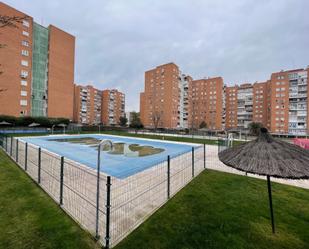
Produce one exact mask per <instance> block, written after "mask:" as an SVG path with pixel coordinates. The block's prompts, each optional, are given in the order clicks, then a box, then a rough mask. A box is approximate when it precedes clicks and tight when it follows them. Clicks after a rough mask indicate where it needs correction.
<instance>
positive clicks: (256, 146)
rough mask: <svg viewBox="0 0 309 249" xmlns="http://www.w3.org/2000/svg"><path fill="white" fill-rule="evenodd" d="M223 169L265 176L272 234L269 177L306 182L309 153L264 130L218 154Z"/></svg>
mask: <svg viewBox="0 0 309 249" xmlns="http://www.w3.org/2000/svg"><path fill="white" fill-rule="evenodd" d="M219 159H220V161H221V162H223V163H224V164H225V165H227V166H230V167H233V168H235V169H238V170H241V171H244V172H246V173H252V174H258V175H262V176H267V186H268V195H269V205H270V214H271V223H272V231H273V233H275V225H274V215H273V208H272V196H271V184H270V177H271V176H272V177H276V178H285V179H309V151H307V150H305V149H303V148H301V147H298V146H296V145H294V144H289V143H287V142H283V141H281V140H276V139H274V138H273V137H272V136H271V135H270V134H269V133H268V131H267V129H266V128H261V130H260V134H259V137H258V138H257V139H256V140H254V141H250V142H247V143H243V144H241V145H239V146H236V147H233V148H229V149H226V150H224V151H221V152H220V153H219Z"/></svg>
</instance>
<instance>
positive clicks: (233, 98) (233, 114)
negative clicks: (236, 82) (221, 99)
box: [225, 86, 238, 130]
mask: <svg viewBox="0 0 309 249" xmlns="http://www.w3.org/2000/svg"><path fill="white" fill-rule="evenodd" d="M237 94H238V86H227V87H225V129H227V130H229V129H237V127H238V122H237V121H238V118H237V110H238V109H237V108H238V105H237Z"/></svg>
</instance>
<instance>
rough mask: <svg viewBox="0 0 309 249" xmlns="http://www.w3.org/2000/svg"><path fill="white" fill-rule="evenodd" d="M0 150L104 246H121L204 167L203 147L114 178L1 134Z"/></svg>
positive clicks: (194, 148) (204, 152)
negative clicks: (121, 177) (120, 244)
mask: <svg viewBox="0 0 309 249" xmlns="http://www.w3.org/2000/svg"><path fill="white" fill-rule="evenodd" d="M0 146H1V147H2V149H3V150H4V151H5V152H6V153H7V154H8V155H9V156H10V157H11V158H12V159H13V160H14V161H15V162H16V163H17V164H18V165H19V166H20V167H21V168H22V169H23V170H24V171H25V172H26V173H27V174H28V175H29V176H30V177H31V178H32V179H33V180H34V181H35V182H37V184H38V185H39V186H40V187H41V188H42V189H43V190H44V191H46V193H48V194H49V195H50V196H51V197H52V198H53V199H54V200H55V201H56V202H57V203H58V204H59V206H60V207H61V208H62V209H64V210H65V211H66V212H67V213H68V214H69V215H70V216H71V217H72V218H73V219H74V220H75V221H76V222H77V223H79V224H80V225H81V226H82V227H83V228H85V229H86V230H87V231H89V232H90V233H91V234H93V236H95V237H96V238H97V239H99V240H100V242H101V243H102V244H103V245H105V247H106V248H109V247H112V246H115V245H116V244H117V243H118V242H120V241H121V240H122V239H123V238H124V237H126V236H127V235H128V234H129V233H130V232H131V231H132V230H134V229H135V228H136V227H137V226H138V225H140V224H141V223H142V222H143V221H145V220H146V219H147V218H148V217H149V216H150V215H151V214H152V213H153V212H154V211H156V210H157V209H158V208H159V207H161V206H162V205H163V204H164V203H166V202H167V201H168V200H169V199H170V198H171V197H172V196H173V195H175V194H176V193H177V192H178V191H179V190H180V189H182V188H183V187H184V186H185V185H186V184H188V183H189V182H190V181H191V180H192V179H193V178H194V177H195V176H197V175H198V174H199V173H200V172H201V171H203V170H204V169H205V168H206V164H207V162H206V146H205V145H201V146H200V147H192V151H190V152H188V153H185V154H182V155H179V156H177V157H173V158H171V157H170V156H168V157H167V158H166V160H164V161H162V162H161V163H159V164H157V165H155V166H153V167H151V168H149V169H146V170H144V171H142V172H139V173H137V174H134V175H132V176H129V177H127V178H125V179H118V178H116V177H112V176H107V175H105V174H104V173H100V174H98V172H96V171H95V170H93V169H91V168H89V167H86V166H84V165H82V164H79V163H77V162H74V161H72V160H69V159H67V158H64V157H61V156H59V155H57V154H54V153H51V152H49V151H47V150H44V149H42V148H40V147H37V146H35V145H33V144H29V143H26V142H24V141H22V140H19V139H17V138H14V137H9V136H5V135H0ZM98 183H99V184H98ZM98 186H99V188H98Z"/></svg>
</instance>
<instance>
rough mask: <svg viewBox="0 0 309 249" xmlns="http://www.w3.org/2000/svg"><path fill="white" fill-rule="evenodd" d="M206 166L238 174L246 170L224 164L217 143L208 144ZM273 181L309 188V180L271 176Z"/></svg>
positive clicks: (263, 177) (262, 177)
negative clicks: (219, 156)
mask: <svg viewBox="0 0 309 249" xmlns="http://www.w3.org/2000/svg"><path fill="white" fill-rule="evenodd" d="M206 158H207V160H206V167H207V168H209V169H214V170H219V171H224V172H229V173H233V174H238V175H245V173H244V172H242V171H239V170H236V169H233V168H231V167H228V166H226V165H224V164H223V163H222V162H221V161H220V160H219V158H218V146H216V145H207V146H206ZM248 176H250V177H255V178H260V179H264V180H266V176H258V175H253V174H248ZM271 180H272V181H273V182H279V183H282V184H287V185H292V186H296V187H300V188H306V189H309V180H285V179H278V178H271Z"/></svg>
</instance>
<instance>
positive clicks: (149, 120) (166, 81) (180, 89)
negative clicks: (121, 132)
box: [140, 63, 191, 128]
mask: <svg viewBox="0 0 309 249" xmlns="http://www.w3.org/2000/svg"><path fill="white" fill-rule="evenodd" d="M190 79H191V78H190V77H186V76H184V75H183V76H182V75H181V72H180V70H179V68H178V66H177V65H176V64H174V63H168V64H164V65H160V66H158V67H156V68H154V69H151V70H149V71H146V72H145V90H144V92H143V93H141V95H140V113H141V121H142V123H143V125H144V126H145V127H151V128H161V127H162V128H177V127H180V124H181V125H184V123H187V122H186V121H188V120H187V117H186V116H187V113H188V109H186V108H189V107H187V106H188V105H187V104H186V103H185V102H187V100H186V97H188V91H189V82H190ZM180 95H181V100H182V102H181V103H180ZM178 112H179V114H181V117H180V115H178ZM186 125H187V124H186Z"/></svg>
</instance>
